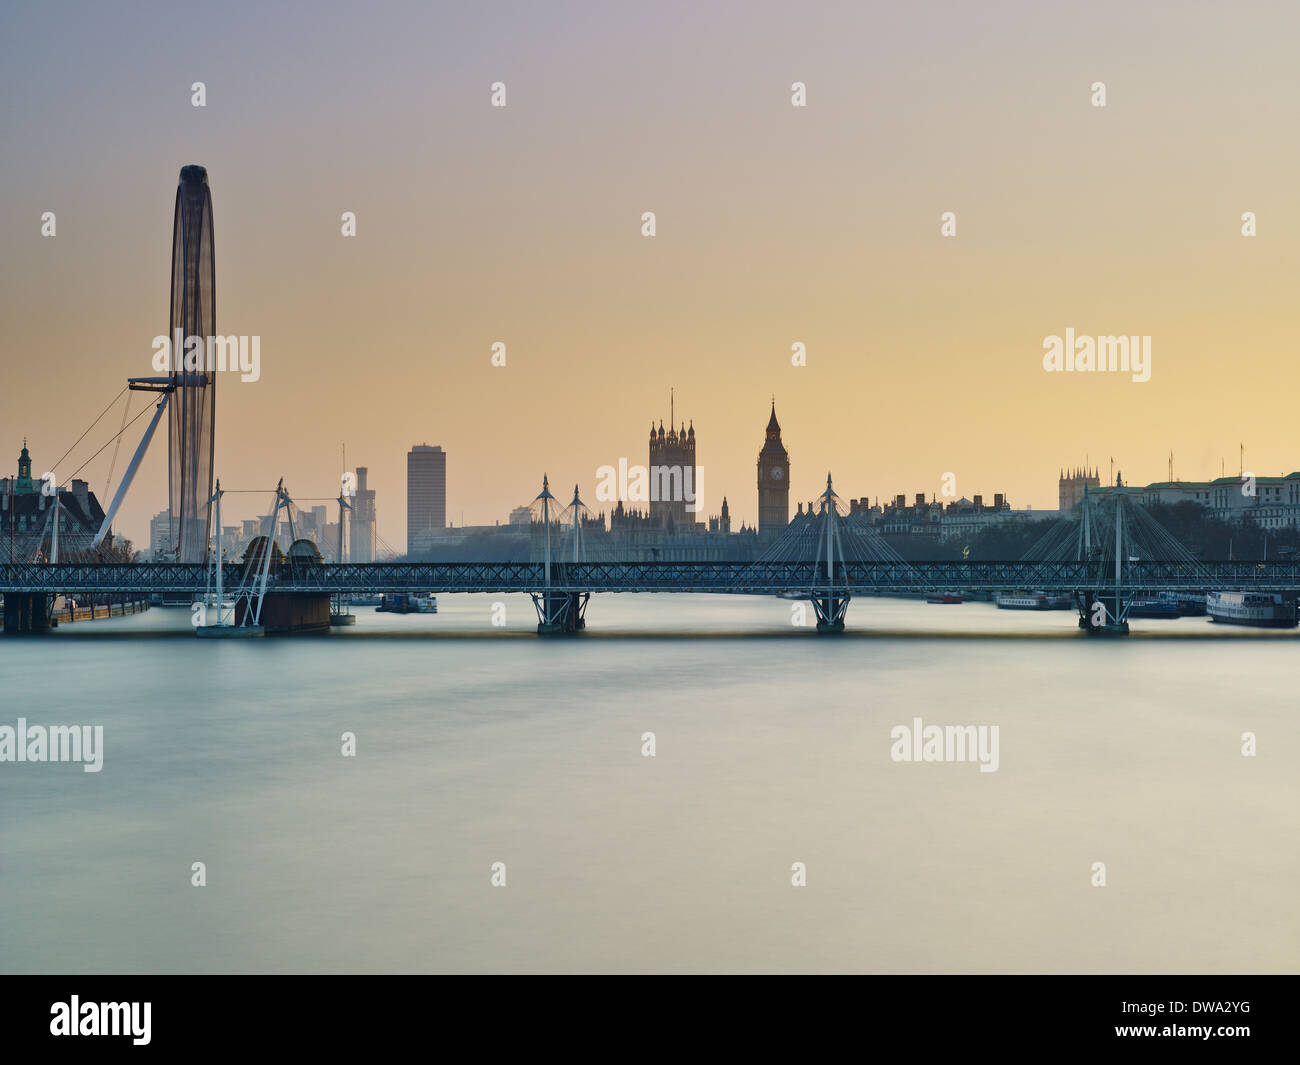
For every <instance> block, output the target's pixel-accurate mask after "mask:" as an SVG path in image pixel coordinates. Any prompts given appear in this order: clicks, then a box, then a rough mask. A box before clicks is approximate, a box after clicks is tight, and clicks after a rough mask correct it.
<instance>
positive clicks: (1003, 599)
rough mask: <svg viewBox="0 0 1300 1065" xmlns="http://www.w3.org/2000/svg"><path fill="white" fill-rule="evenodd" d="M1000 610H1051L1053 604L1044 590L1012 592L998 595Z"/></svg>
mask: <svg viewBox="0 0 1300 1065" xmlns="http://www.w3.org/2000/svg"><path fill="white" fill-rule="evenodd" d="M998 609H999V610H1051V609H1052V604H1051V601H1050V600H1049V599H1048V597H1047V596H1046V595H1045V594H1043V593H1042V592H1034V593H1033V594H1030V593H1027V592H1010V593H1004V594H1002V595H999V596H998Z"/></svg>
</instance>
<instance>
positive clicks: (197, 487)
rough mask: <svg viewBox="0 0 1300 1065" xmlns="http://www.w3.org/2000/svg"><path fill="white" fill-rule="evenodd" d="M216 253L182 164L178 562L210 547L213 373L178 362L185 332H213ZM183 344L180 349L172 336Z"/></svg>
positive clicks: (201, 175)
mask: <svg viewBox="0 0 1300 1065" xmlns="http://www.w3.org/2000/svg"><path fill="white" fill-rule="evenodd" d="M216 287H217V282H216V260H215V256H214V253H213V249H212V194H211V193H210V192H209V190H208V172H207V171H206V170H205V169H204V168H203V167H201V166H186V167H182V168H181V177H180V184H179V185H178V186H177V189H176V212H175V217H174V220H173V227H172V272H171V317H170V319H169V329H168V334H167V335H168V338H169V339H170V340H171V343H172V349H173V350H172V373H171V378H172V386H173V388H172V393H171V397H170V399H169V403H168V442H169V455H168V464H167V484H168V509H169V510H170V511H171V514H172V522H171V535H172V548H173V549H174V550H175V551H176V553H177V554H176V556H175V557H177V558H178V560H179V561H181V562H202V561H203V560H204V559H205V558H206V557H207V553H208V530H209V523H210V518H211V509H212V508H211V504H210V503H209V502H208V500H209V499H210V498H211V496H212V464H213V458H214V455H215V452H214V445H215V435H216V420H217V395H216V393H217V374H216V371H215V370H214V369H209V368H208V365H207V361H206V357H205V359H204V362H203V365H202V367H201V368H200V369H197V370H194V369H188V370H187V369H185V368H184V365H183V363H182V362H181V361H180V360H181V359H182V358H183V353H184V351H185V348H184V344H185V338H187V337H201V338H202V339H203V343H204V345H205V347H204V349H203V350H204V352H206V350H207V349H206V345H207V344H208V343H210V340H209V338H210V337H214V336H216V333H217V312H216ZM178 339H179V340H180V341H181V345H182V347H181V348H180V350H177V340H178Z"/></svg>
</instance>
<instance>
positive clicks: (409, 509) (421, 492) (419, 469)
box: [406, 444, 447, 551]
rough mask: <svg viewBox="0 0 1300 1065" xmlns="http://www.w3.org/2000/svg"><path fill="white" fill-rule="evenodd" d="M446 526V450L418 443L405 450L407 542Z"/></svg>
mask: <svg viewBox="0 0 1300 1065" xmlns="http://www.w3.org/2000/svg"><path fill="white" fill-rule="evenodd" d="M446 527H447V453H446V452H445V451H443V450H442V448H441V447H430V446H429V445H428V444H417V445H416V446H415V447H413V448H411V450H410V451H408V452H407V454H406V544H407V550H408V551H409V550H411V548H412V547H413V546H414V545H415V543H416V541H417V540H419V539H420V538H421V534H422V533H426V532H429V531H431V530H435V531H441V530H442V529H445V528H446Z"/></svg>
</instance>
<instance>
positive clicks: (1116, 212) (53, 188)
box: [0, 0, 1300, 550]
mask: <svg viewBox="0 0 1300 1065" xmlns="http://www.w3.org/2000/svg"><path fill="white" fill-rule="evenodd" d="M1298 36H1300V9H1298V8H1297V7H1296V5H1294V4H1292V3H1275V4H1265V3H1233V4H1227V3H1216V4H1205V3H1178V4H1174V3H1159V4H1152V3H1132V2H1116V3H1112V2H1105V3H1089V4H1077V3H1069V4H1048V3H1042V2H1041V0H1038V2H1028V0H1027V2H1016V3H985V4H965V3H949V4H920V3H916V4H892V3H891V4H863V3H845V4H817V3H810V2H799V3H790V2H785V3H752V2H751V3H700V2H686V3H677V2H665V0H656V2H653V3H635V4H630V3H610V4H596V3H584V4H561V3H517V4H497V3H478V2H476V3H468V2H461V3H455V4H384V3H368V4H366V5H356V4H321V3H316V4H307V3H298V4H274V3H271V4H267V3H219V4H218V3H211V2H209V3H205V4H202V5H187V4H183V3H176V2H168V3H158V4H144V3H136V4H111V5H108V4H59V3H45V4H15V3H13V2H9V3H6V4H5V5H4V6H3V8H0V100H2V101H3V102H4V103H3V107H0V144H2V145H3V148H2V149H0V249H2V250H0V345H3V348H2V350H3V361H4V376H3V386H2V387H0V468H3V469H4V470H5V472H9V470H10V468H11V467H12V466H13V465H14V460H13V458H12V456H14V455H16V453H17V451H18V449H19V447H20V446H21V444H22V438H23V436H26V437H28V438H29V441H30V447H31V449H32V453H33V456H34V460H35V464H36V467H37V472H40V471H43V470H44V469H46V468H48V464H49V463H51V462H53V461H54V460H55V459H57V458H58V457H59V455H61V454H62V453H63V452H64V451H65V450H66V449H67V448H68V447H69V446H70V445H71V444H72V442H73V441H74V440H75V439H76V438H77V436H78V435H80V433H81V432H82V430H83V429H85V427H86V425H87V424H88V423H89V422H90V421H91V420H92V419H93V418H94V417H95V416H96V415H97V414H98V413H99V412H100V411H101V410H102V409H103V408H104V406H105V405H106V404H107V403H108V401H109V400H110V399H111V398H112V396H113V395H115V394H116V393H117V392H118V390H119V389H121V387H122V386H123V384H124V383H125V378H126V377H127V376H131V375H136V376H140V375H147V374H149V373H151V372H152V370H151V368H150V365H149V361H150V356H151V354H152V353H151V349H150V341H151V338H152V337H153V336H154V335H155V334H157V333H162V332H165V331H166V327H167V319H166V316H167V300H168V269H169V263H170V243H171V231H172V206H173V199H174V196H175V188H176V181H177V174H178V172H179V169H180V167H181V166H183V165H185V164H188V163H199V164H202V165H204V166H206V167H207V168H208V172H209V177H210V182H211V187H212V196H213V202H214V213H215V219H216V252H217V297H218V298H217V327H218V330H219V331H220V332H222V333H230V334H259V335H260V336H261V338H262V379H261V380H260V381H259V382H257V383H256V384H242V383H239V382H238V381H237V379H235V378H233V377H226V378H224V379H223V380H222V381H221V382H220V383H219V385H218V389H219V391H218V400H217V462H216V468H217V473H218V475H219V476H220V477H221V479H222V482H223V484H224V485H225V486H226V487H227V488H230V489H266V490H267V491H268V496H266V497H255V496H241V497H232V498H231V499H230V500H228V501H227V505H226V513H225V515H223V516H224V517H225V519H226V522H227V523H228V524H229V523H231V522H233V521H235V520H236V519H238V518H241V517H250V516H252V515H253V513H254V512H255V509H257V508H261V509H265V506H264V504H268V503H269V490H270V489H271V488H272V487H273V486H274V484H275V481H276V480H277V478H278V477H280V476H283V477H284V478H285V483H286V485H287V487H288V488H289V490H290V492H291V493H292V494H293V495H294V496H295V497H296V498H298V499H300V500H303V501H304V502H303V505H304V506H310V505H311V503H310V502H306V501H307V500H308V499H309V498H310V497H330V498H332V497H333V496H334V495H336V494H337V492H338V486H339V475H340V473H341V471H342V462H341V457H340V448H341V445H342V444H343V443H344V442H346V444H347V457H348V465H349V466H355V465H365V466H368V467H369V469H370V477H371V485H372V487H375V488H376V489H377V490H378V504H377V506H378V516H379V533H380V536H382V537H383V538H384V539H385V540H386V541H387V542H388V543H390V544H391V545H393V547H395V548H396V549H398V550H401V549H403V548H404V546H405V518H406V514H405V510H406V491H405V476H406V460H405V454H406V451H407V450H408V449H409V447H410V446H411V445H412V444H416V443H421V442H427V443H430V444H440V445H442V446H443V447H444V448H445V449H446V450H447V451H448V452H449V459H448V500H447V511H448V516H449V518H450V519H451V520H452V521H454V522H455V523H456V524H459V523H460V522H461V516H462V514H463V516H464V521H466V522H468V523H470V524H476V523H491V522H492V521H495V520H498V519H500V520H502V521H504V520H505V518H506V516H507V513H508V511H509V510H510V508H511V507H513V506H516V505H518V504H519V503H522V502H526V501H527V500H529V499H531V498H532V497H533V496H534V495H535V494H536V493H537V491H538V488H539V484H540V481H541V476H542V473H543V471H545V472H547V473H549V474H550V476H551V480H552V484H553V485H556V486H560V488H562V491H557V493H556V494H557V495H564V494H565V493H566V492H568V491H569V487H567V486H571V485H572V484H573V483H574V482H575V481H576V482H578V483H579V484H580V485H581V486H582V490H583V493H584V496H585V497H587V499H588V501H589V502H593V501H594V498H593V497H594V488H595V483H596V468H597V467H598V466H600V465H602V464H605V463H609V464H614V463H616V462H617V461H618V459H619V458H620V457H626V458H628V460H629V461H630V462H632V463H644V462H645V461H646V447H645V441H646V436H647V431H648V429H649V426H650V422H651V420H652V419H654V420H655V421H656V422H657V420H658V419H659V418H665V419H666V418H667V414H668V390H669V388H670V387H673V388H676V390H677V412H678V415H679V418H686V419H693V420H694V423H695V428H696V431H697V435H698V440H699V462H700V464H701V465H702V466H703V467H704V469H705V482H704V487H705V490H706V492H707V499H706V504H707V510H708V511H709V512H710V513H714V512H716V511H717V509H718V506H719V504H720V501H721V496H722V495H723V494H724V493H725V494H726V495H727V496H728V498H729V501H730V505H731V510H732V514H733V516H734V517H733V520H735V521H736V522H739V521H741V520H744V521H748V522H753V521H754V520H755V518H756V515H757V497H756V488H755V458H756V456H757V452H758V449H759V448H760V446H761V445H762V442H763V429H764V426H765V424H766V421H767V415H768V403H769V398H770V396H771V395H772V394H774V393H775V395H776V399H777V412H778V416H779V417H780V420H781V424H782V427H783V429H784V439H785V443H786V446H787V447H788V448H789V451H790V455H791V466H792V469H791V477H792V485H793V493H792V510H793V501H794V500H802V499H809V498H812V497H813V496H815V495H816V494H817V493H818V491H819V490H820V488H821V486H823V485H824V484H825V478H826V473H827V471H828V470H830V471H832V472H833V473H834V475H835V484H836V488H837V490H838V491H839V492H840V494H841V495H842V496H845V497H857V496H860V495H863V494H869V495H871V496H873V497H874V496H879V497H881V498H882V499H883V498H885V497H886V496H892V495H893V494H895V493H897V492H907V493H908V494H909V495H911V494H912V493H914V492H919V491H924V492H926V493H927V494H929V493H934V492H937V491H939V488H940V478H941V476H942V474H943V473H944V472H946V471H952V472H954V473H955V474H956V476H957V488H958V492H959V494H962V495H967V496H971V495H974V494H975V493H977V492H980V493H983V494H985V496H986V497H987V496H991V495H992V493H994V492H1006V493H1008V495H1009V496H1010V499H1011V501H1012V503H1013V505H1015V506H1025V505H1033V506H1034V507H1035V508H1054V507H1055V506H1056V478H1057V472H1058V469H1059V468H1060V467H1061V466H1069V465H1072V464H1082V463H1083V462H1084V459H1085V456H1089V457H1090V458H1091V460H1092V462H1093V464H1095V465H1099V466H1100V467H1101V470H1102V476H1103V478H1105V477H1106V476H1107V471H1108V464H1109V459H1110V457H1111V456H1114V458H1115V460H1116V463H1117V465H1118V467H1119V468H1120V469H1122V470H1123V472H1124V474H1125V478H1126V480H1131V481H1139V482H1144V481H1148V480H1157V479H1162V478H1163V477H1164V476H1165V473H1166V456H1167V454H1168V453H1169V452H1170V451H1173V452H1174V453H1175V473H1176V474H1177V475H1178V476H1179V477H1182V478H1185V479H1196V478H1202V477H1209V476H1217V475H1218V474H1219V471H1220V468H1221V465H1220V464H1221V462H1226V466H1225V467H1224V468H1225V469H1226V471H1227V472H1229V473H1235V472H1236V471H1237V467H1238V445H1239V443H1242V442H1244V443H1245V446H1246V468H1247V469H1248V470H1252V471H1253V472H1255V473H1257V474H1265V473H1270V474H1275V473H1280V472H1290V471H1292V470H1295V469H1297V468H1300V454H1298V453H1297V447H1296V428H1295V414H1294V411H1295V391H1296V388H1295V386H1296V384H1297V375H1296V372H1295V370H1294V369H1293V366H1294V360H1295V352H1296V350H1297V346H1298V341H1300V312H1298V311H1297V310H1296V309H1295V308H1296V301H1295V298H1294V294H1295V292H1296V290H1297V282H1298V281H1300V265H1298V263H1297V256H1296V252H1295V242H1296V237H1297V236H1298V235H1300V207H1298V206H1297V196H1296V191H1295V190H1296V188H1297V186H1298V185H1300V145H1298V143H1297V140H1296V136H1295V130H1296V122H1297V117H1298V116H1300V80H1298V79H1297V78H1296V77H1295V60H1294V54H1293V52H1294V45H1295V41H1296V40H1297V37H1298ZM796 80H799V81H803V82H805V83H806V84H807V86H808V106H807V107H806V108H804V109H795V108H793V107H791V105H790V85H791V82H792V81H796ZM194 81H204V82H205V83H206V86H207V107H206V108H203V109H196V108H194V107H192V106H191V104H190V85H191V83H192V82H194ZM495 81H503V82H505V83H506V86H507V92H508V106H507V107H506V108H505V109H494V108H492V107H491V106H490V90H489V87H490V85H491V84H492V83H493V82H495ZM1094 81H1104V82H1105V84H1106V89H1107V106H1106V107H1105V108H1095V107H1093V106H1092V105H1091V103H1090V96H1091V92H1090V86H1091V84H1092V83H1093V82H1094ZM347 210H350V211H355V212H356V213H357V226H358V236H357V237H356V238H355V239H345V238H343V237H342V236H341V235H340V219H339V216H340V214H341V213H342V212H343V211H347ZM44 211H54V212H56V214H57V219H58V235H57V237H55V238H54V239H48V238H43V237H42V236H41V233H40V218H41V214H42V212H44ZM643 211H654V212H656V214H657V218H658V235H657V236H656V237H655V238H653V239H646V238H643V237H642V236H641V235H640V216H641V213H642V212H643ZM944 211H955V212H956V213H957V218H958V235H957V237H956V238H954V239H945V238H942V237H941V236H940V215H941V213H942V212H944ZM1243 211H1253V212H1255V214H1256V216H1257V218H1258V227H1259V235H1258V236H1257V237H1255V238H1249V239H1248V238H1243V237H1242V236H1241V235H1240V227H1241V223H1240V216H1241V214H1242V212H1243ZM1067 327H1073V328H1074V329H1075V330H1076V331H1077V332H1078V333H1079V334H1089V335H1097V334H1112V333H1116V334H1118V333H1122V334H1145V335H1150V336H1151V337H1152V338H1153V339H1152V347H1153V372H1152V377H1151V380H1150V381H1149V382H1147V383H1145V384H1136V383H1133V382H1132V381H1131V380H1130V379H1129V378H1128V377H1127V376H1124V375H1105V374H1093V375H1087V376H1083V375H1075V374H1072V375H1065V374H1056V375H1052V374H1047V373H1045V372H1044V370H1043V369H1042V361H1041V360H1042V350H1043V347H1042V345H1043V338H1044V337H1045V336H1047V335H1049V334H1063V333H1064V331H1065V329H1066V328H1067ZM498 340H499V341H503V342H505V343H506V345H507V350H508V366H507V367H505V368H504V369H495V368H493V367H492V366H491V365H490V362H489V358H490V345H491V344H492V343H493V342H494V341H498ZM795 341H802V342H804V343H805V344H806V345H807V348H808V365H807V366H806V367H803V368H796V367H792V366H791V365H790V346H791V344H792V343H794V342H795ZM143 402H144V400H143V398H142V397H137V398H136V405H135V406H133V408H132V411H133V413H134V412H135V411H138V410H139V409H140V406H141V405H142V404H143ZM120 424H121V407H120V406H119V407H118V408H116V409H114V410H113V411H112V412H111V413H110V414H109V415H108V416H106V417H105V419H104V420H103V421H102V422H100V424H99V425H98V426H97V427H96V429H95V430H94V431H93V432H92V433H91V434H90V435H89V436H88V437H87V439H86V441H84V442H83V444H82V445H81V446H80V447H79V448H78V449H77V450H76V451H75V452H74V454H73V455H72V456H71V457H70V458H69V460H68V461H67V462H65V463H64V464H63V465H62V467H60V468H59V469H57V470H56V472H57V473H58V474H59V476H60V478H66V477H67V476H69V475H70V474H71V473H72V471H73V469H75V468H76V466H77V465H78V464H79V463H80V461H81V460H82V459H85V458H87V457H88V456H89V455H91V454H93V452H94V451H95V450H96V449H97V448H98V447H99V446H100V445H101V444H103V442H104V441H105V440H107V439H108V438H109V437H110V436H111V435H112V434H113V433H114V432H116V430H117V428H118V427H119V426H120ZM142 427H143V422H139V423H137V425H136V427H135V428H134V429H132V430H131V431H130V432H129V433H128V439H126V440H125V441H124V443H123V445H122V452H121V454H120V455H119V457H118V465H117V474H116V476H120V474H121V471H122V470H123V468H124V467H125V465H126V462H127V459H128V458H129V454H130V449H131V448H133V447H134V445H135V443H136V442H137V440H138V439H139V430H140V429H141V428H142ZM111 454H112V448H109V450H108V451H107V452H105V454H104V455H103V456H101V457H100V458H99V459H97V460H95V461H94V462H92V463H90V464H89V465H88V466H87V467H86V469H85V470H84V471H83V472H82V473H81V474H80V476H83V477H87V478H88V479H89V480H90V482H91V485H92V488H93V489H94V490H95V491H96V492H99V493H102V492H103V490H104V480H105V479H106V478H107V476H108V472H109V469H108V467H109V461H110V458H111ZM165 504H166V448H165V446H163V443H162V441H161V440H159V441H155V444H154V448H153V450H152V452H151V453H150V456H149V458H148V460H147V461H146V464H145V466H144V467H143V469H142V471H141V475H140V477H139V479H138V480H137V482H136V485H135V486H134V487H133V489H132V493H131V497H130V498H129V499H128V502H127V504H126V505H125V507H124V508H123V512H122V515H121V516H120V518H119V521H118V522H117V529H118V531H119V532H122V533H125V534H126V535H127V536H130V537H131V538H133V539H135V540H136V542H137V544H140V543H142V542H143V541H145V539H146V537H147V520H148V518H149V516H151V515H152V514H153V513H155V512H156V511H158V510H160V509H162V508H163V507H164V506H165Z"/></svg>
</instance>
